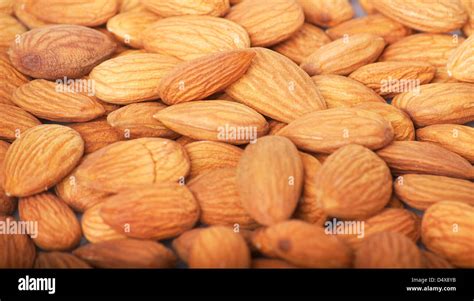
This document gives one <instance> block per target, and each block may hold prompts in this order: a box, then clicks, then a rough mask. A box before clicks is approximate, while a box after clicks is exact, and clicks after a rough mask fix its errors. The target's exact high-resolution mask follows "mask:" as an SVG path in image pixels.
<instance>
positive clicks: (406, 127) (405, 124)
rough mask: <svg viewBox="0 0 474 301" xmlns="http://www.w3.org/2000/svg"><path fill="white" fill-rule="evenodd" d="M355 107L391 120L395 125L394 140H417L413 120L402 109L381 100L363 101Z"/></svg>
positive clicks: (393, 125)
mask: <svg viewBox="0 0 474 301" xmlns="http://www.w3.org/2000/svg"><path fill="white" fill-rule="evenodd" d="M354 107H355V108H360V109H363V110H367V111H372V112H375V113H377V114H379V115H380V116H382V117H383V118H385V119H386V120H388V121H390V124H391V125H392V127H393V140H415V127H414V126H413V122H412V121H411V119H410V117H408V115H407V114H406V113H405V112H403V111H402V110H400V109H398V108H396V107H394V106H392V105H389V104H386V103H381V102H363V103H359V104H357V105H355V106H354Z"/></svg>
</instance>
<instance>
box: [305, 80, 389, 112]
mask: <svg viewBox="0 0 474 301" xmlns="http://www.w3.org/2000/svg"><path fill="white" fill-rule="evenodd" d="M312 79H313V82H314V83H315V84H316V86H317V87H318V90H319V92H321V95H322V96H323V98H324V100H325V101H326V104H327V106H328V108H329V109H332V108H337V107H351V106H353V105H356V104H359V103H362V102H380V103H385V100H384V99H383V98H382V97H381V96H380V95H378V94H377V93H375V92H374V90H372V89H370V88H368V87H366V86H365V85H364V84H362V83H360V82H358V81H356V80H353V79H350V78H348V77H345V76H341V75H335V74H326V75H315V76H313V77H312Z"/></svg>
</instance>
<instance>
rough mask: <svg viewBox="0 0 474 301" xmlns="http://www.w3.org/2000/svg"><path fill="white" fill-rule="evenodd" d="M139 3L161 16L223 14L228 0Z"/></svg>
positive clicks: (149, 1) (143, 0)
mask: <svg viewBox="0 0 474 301" xmlns="http://www.w3.org/2000/svg"><path fill="white" fill-rule="evenodd" d="M141 4H142V5H143V6H145V7H146V8H147V9H149V10H151V11H152V12H154V13H155V14H157V15H160V16H163V17H172V16H181V15H207V16H216V17H219V16H223V15H225V14H226V13H227V11H228V10H229V0H142V1H141Z"/></svg>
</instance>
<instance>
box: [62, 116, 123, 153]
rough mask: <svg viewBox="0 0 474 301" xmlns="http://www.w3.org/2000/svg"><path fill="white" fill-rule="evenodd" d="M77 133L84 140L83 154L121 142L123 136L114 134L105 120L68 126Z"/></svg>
mask: <svg viewBox="0 0 474 301" xmlns="http://www.w3.org/2000/svg"><path fill="white" fill-rule="evenodd" d="M68 126H69V127H70V128H72V129H73V130H75V131H76V132H78V133H79V134H80V135H81V137H82V139H83V140H84V145H85V149H84V153H85V154H90V153H93V152H95V151H96V150H99V149H101V148H103V147H105V146H107V145H110V144H112V143H115V142H117V141H120V140H123V138H124V137H123V136H122V135H120V133H118V132H116V131H115V130H114V128H112V126H111V125H110V124H108V122H107V120H106V119H105V118H100V119H96V120H93V121H89V122H80V123H73V124H69V125H68Z"/></svg>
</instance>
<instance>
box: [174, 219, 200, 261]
mask: <svg viewBox="0 0 474 301" xmlns="http://www.w3.org/2000/svg"><path fill="white" fill-rule="evenodd" d="M204 229H205V228H194V229H191V230H189V231H186V232H184V233H183V234H181V235H180V236H178V237H177V238H175V239H173V242H172V246H173V250H174V251H175V252H176V254H178V256H179V258H180V259H181V260H182V261H184V262H186V263H187V262H188V258H189V251H190V250H191V246H192V245H193V243H194V240H195V239H196V237H197V236H198V234H199V233H200V232H201V231H202V230H204Z"/></svg>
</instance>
